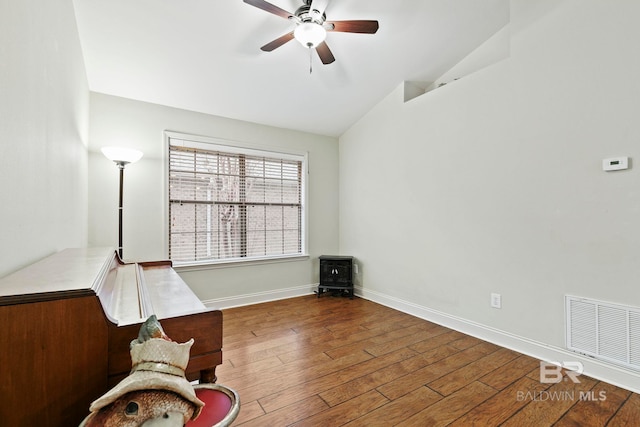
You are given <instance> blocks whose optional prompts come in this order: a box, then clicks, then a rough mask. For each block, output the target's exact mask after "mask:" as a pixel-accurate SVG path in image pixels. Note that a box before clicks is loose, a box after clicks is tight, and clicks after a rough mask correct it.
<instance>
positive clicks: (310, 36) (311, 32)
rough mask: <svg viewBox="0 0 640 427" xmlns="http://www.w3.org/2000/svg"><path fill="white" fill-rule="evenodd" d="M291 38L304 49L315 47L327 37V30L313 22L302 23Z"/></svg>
mask: <svg viewBox="0 0 640 427" xmlns="http://www.w3.org/2000/svg"><path fill="white" fill-rule="evenodd" d="M293 36H294V37H295V38H296V40H298V41H299V42H300V44H302V46H304V47H309V48H311V47H316V46H318V45H319V44H320V43H322V42H323V41H324V39H325V38H326V37H327V30H325V29H324V28H323V27H322V25H319V24H316V23H315V22H303V23H302V24H300V25H298V26H297V27H296V29H295V30H294V32H293Z"/></svg>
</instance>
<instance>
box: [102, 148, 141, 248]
mask: <svg viewBox="0 0 640 427" xmlns="http://www.w3.org/2000/svg"><path fill="white" fill-rule="evenodd" d="M101 150H102V154H104V155H105V157H106V158H107V159H109V160H112V161H113V162H115V164H116V165H118V169H120V199H119V200H120V203H119V206H118V254H119V255H120V259H122V190H123V188H124V167H125V165H127V164H128V163H135V162H137V161H138V160H140V159H141V158H142V151H138V150H134V149H131V148H121V147H103V148H102V149H101Z"/></svg>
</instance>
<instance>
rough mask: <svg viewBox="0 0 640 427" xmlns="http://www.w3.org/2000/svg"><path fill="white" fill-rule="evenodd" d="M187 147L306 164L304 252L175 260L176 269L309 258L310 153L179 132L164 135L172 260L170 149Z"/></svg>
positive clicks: (166, 219)
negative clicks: (172, 146)
mask: <svg viewBox="0 0 640 427" xmlns="http://www.w3.org/2000/svg"><path fill="white" fill-rule="evenodd" d="M181 143H182V144H184V145H183V146H186V147H190V148H196V149H198V148H200V149H204V150H211V151H220V152H229V153H234V154H245V155H248V156H264V157H273V158H281V159H284V160H298V161H301V162H302V171H301V172H302V173H301V186H300V192H301V194H300V197H301V204H302V207H301V209H302V212H301V231H300V239H301V241H300V253H297V254H287V255H267V256H260V257H255V256H254V257H241V258H227V259H209V260H202V261H189V262H184V261H182V262H181V261H173V264H174V266H175V267H192V268H194V269H198V268H202V267H204V268H210V267H224V266H228V265H233V264H256V263H258V264H259V263H271V262H283V261H291V260H298V259H307V258H308V257H309V252H308V245H307V242H308V209H307V203H308V198H307V194H308V191H307V188H308V164H309V154H308V152H306V151H296V150H290V149H283V148H277V147H272V146H270V147H268V148H266V149H265V147H264V146H262V145H257V144H251V143H247V142H240V141H233V140H229V139H222V138H216V137H208V136H201V135H192V134H187V133H182V132H175V131H165V132H164V146H165V162H164V172H165V180H164V186H165V191H164V196H165V203H164V224H165V233H164V236H165V238H166V243H165V248H166V249H165V251H166V252H165V253H166V255H167V258H169V245H170V240H171V239H170V235H169V233H170V226H169V221H170V214H169V206H170V203H171V201H170V198H169V167H170V165H169V147H170V145H174V146H176V145H177V146H180V144H181Z"/></svg>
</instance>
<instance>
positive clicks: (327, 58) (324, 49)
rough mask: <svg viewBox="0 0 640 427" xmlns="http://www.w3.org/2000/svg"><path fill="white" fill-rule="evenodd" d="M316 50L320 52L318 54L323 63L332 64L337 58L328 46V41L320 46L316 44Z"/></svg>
mask: <svg viewBox="0 0 640 427" xmlns="http://www.w3.org/2000/svg"><path fill="white" fill-rule="evenodd" d="M316 52H318V56H319V57H320V60H321V61H322V63H323V64H325V65H326V64H331V63H332V62H333V61H335V60H336V58H335V57H334V56H333V53H331V49H329V46H327V43H325V42H322V43H320V44H319V45H318V46H316Z"/></svg>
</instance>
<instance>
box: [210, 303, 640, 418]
mask: <svg viewBox="0 0 640 427" xmlns="http://www.w3.org/2000/svg"><path fill="white" fill-rule="evenodd" d="M223 315H224V348H223V357H224V363H223V364H222V366H219V367H218V370H217V375H218V383H220V384H224V385H226V386H229V387H231V388H233V389H235V390H236V391H237V392H238V393H239V395H240V400H241V405H242V406H241V410H240V415H239V416H238V418H237V420H236V422H235V423H234V426H269V427H271V426H327V427H333V426H343V425H344V426H349V427H353V426H420V427H424V426H445V425H452V426H483V427H484V426H498V425H504V426H518V427H520V426H536V427H538V426H550V425H553V426H589V427H591V426H594V427H595V426H640V395H638V394H635V393H631V392H629V391H627V390H624V389H620V388H617V387H614V386H612V385H609V384H606V383H603V382H600V381H597V380H594V379H592V378H588V377H586V376H580V377H579V380H580V382H579V383H574V382H573V381H570V380H569V381H566V380H565V381H562V382H559V383H555V384H547V383H541V382H540V373H539V372H540V371H539V368H540V365H539V361H538V360H536V359H533V358H531V357H528V356H525V355H522V354H520V353H517V352H515V351H511V350H508V349H505V348H502V347H499V346H496V345H494V344H491V343H488V342H484V341H482V340H479V339H477V338H474V337H471V336H468V335H465V334H462V333H460V332H456V331H453V330H451V329H448V328H445V327H442V326H439V325H436V324H434V323H430V322H427V321H425V320H421V319H418V318H416V317H413V316H410V315H407V314H404V313H401V312H398V311H396V310H393V309H390V308H387V307H384V306H381V305H378V304H376V303H373V302H370V301H367V300H363V299H360V298H355V299H353V300H349V299H348V298H339V297H332V296H323V297H322V298H316V296H314V295H312V296H306V297H300V298H293V299H288V300H283V301H275V302H270V303H265V304H258V305H253V306H247V307H240V308H233V309H228V310H224V311H223Z"/></svg>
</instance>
